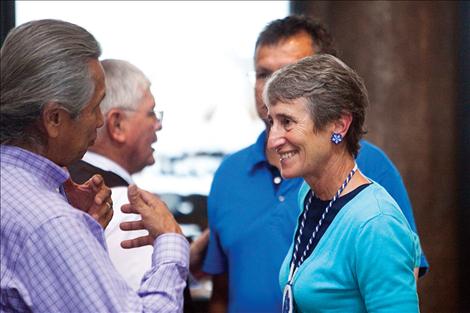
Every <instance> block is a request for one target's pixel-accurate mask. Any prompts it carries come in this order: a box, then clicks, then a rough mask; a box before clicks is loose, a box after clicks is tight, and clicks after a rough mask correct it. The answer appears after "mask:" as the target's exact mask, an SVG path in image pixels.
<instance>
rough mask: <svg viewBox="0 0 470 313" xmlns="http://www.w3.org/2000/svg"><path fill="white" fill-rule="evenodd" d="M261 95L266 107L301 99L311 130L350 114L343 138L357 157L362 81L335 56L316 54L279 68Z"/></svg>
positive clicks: (363, 107)
mask: <svg viewBox="0 0 470 313" xmlns="http://www.w3.org/2000/svg"><path fill="white" fill-rule="evenodd" d="M263 96H264V101H265V103H266V104H267V106H268V107H269V106H274V105H276V104H277V103H278V102H283V103H289V102H292V101H293V100H297V99H300V98H302V99H304V100H305V103H306V105H307V107H308V109H309V111H310V116H311V118H312V120H313V123H314V126H315V130H322V129H324V127H325V126H326V125H327V124H328V123H330V122H333V121H335V120H337V119H339V118H340V117H341V115H343V114H347V113H351V115H352V122H351V126H350V127H349V130H348V133H347V134H346V136H345V140H346V145H347V149H348V151H349V152H350V153H351V155H353V156H354V157H356V156H357V153H358V151H359V140H360V139H361V138H362V135H363V134H365V130H364V120H365V110H366V108H367V106H368V103H369V100H368V96H367V90H366V87H365V85H364V82H363V80H362V79H361V78H360V77H359V75H357V74H356V72H355V71H354V70H352V69H351V68H350V67H348V66H347V65H346V64H344V63H343V62H342V61H341V60H339V59H338V58H336V57H334V56H332V55H328V54H317V55H313V56H309V57H306V58H304V59H302V60H300V61H299V62H297V63H294V64H290V65H287V66H286V67H283V68H282V69H280V70H278V71H277V72H275V73H274V74H273V75H272V76H271V78H270V79H269V80H268V82H267V83H266V86H265V89H264V95H263Z"/></svg>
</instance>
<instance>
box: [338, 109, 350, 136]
mask: <svg viewBox="0 0 470 313" xmlns="http://www.w3.org/2000/svg"><path fill="white" fill-rule="evenodd" d="M351 123H352V114H351V113H346V114H342V115H341V117H340V118H339V119H338V120H336V121H335V122H334V123H333V124H334V129H333V132H334V133H336V134H340V135H341V137H343V138H344V137H346V134H347V133H348V130H349V126H351Z"/></svg>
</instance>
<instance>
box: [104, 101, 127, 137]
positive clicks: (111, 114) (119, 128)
mask: <svg viewBox="0 0 470 313" xmlns="http://www.w3.org/2000/svg"><path fill="white" fill-rule="evenodd" d="M105 123H106V125H105V127H106V130H107V132H108V134H109V137H110V138H111V139H112V140H114V141H116V142H118V143H124V142H125V141H126V121H125V114H124V113H123V112H122V111H121V110H119V109H111V110H109V111H108V113H106V118H105Z"/></svg>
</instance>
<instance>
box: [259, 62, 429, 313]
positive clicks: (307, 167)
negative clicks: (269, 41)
mask: <svg viewBox="0 0 470 313" xmlns="http://www.w3.org/2000/svg"><path fill="white" fill-rule="evenodd" d="M264 100H265V103H266V104H267V107H268V120H269V122H270V125H271V127H270V131H269V138H268V148H269V149H271V150H274V151H275V152H276V153H277V155H278V157H279V159H280V163H281V174H282V176H284V177H287V178H293V177H302V178H304V180H305V183H304V184H303V186H302V187H301V190H300V193H299V198H298V203H299V206H300V214H299V217H298V224H297V226H296V232H295V238H294V241H293V243H292V244H291V247H290V249H289V252H288V254H287V256H286V258H285V260H284V263H283V265H282V267H281V271H280V284H281V288H282V289H283V290H284V302H283V312H293V311H294V308H296V310H297V311H299V312H323V311H329V310H332V311H340V312H346V311H354V312H372V311H381V310H384V309H387V310H391V311H394V312H418V311H419V306H418V296H417V292H416V278H415V276H414V269H415V267H418V266H419V262H420V257H421V248H420V245H419V240H418V238H417V236H416V234H415V233H414V232H413V231H412V230H411V228H410V226H409V224H408V222H407V221H406V219H405V217H404V215H403V214H402V212H401V211H400V208H399V207H398V205H397V204H396V202H395V201H394V200H393V199H392V198H391V196H390V195H389V194H388V193H387V192H386V191H385V189H383V187H382V186H380V185H379V184H378V183H375V182H373V181H371V180H370V179H368V178H367V177H366V176H364V175H363V174H362V173H361V171H360V169H358V168H357V165H356V162H355V157H356V156H357V153H358V149H359V140H360V139H361V136H362V134H363V133H364V130H363V124H364V117H365V108H366V106H367V104H368V98H367V92H366V89H365V86H364V83H363V81H362V79H361V78H360V77H359V76H358V75H357V74H356V73H355V72H354V71H353V70H352V69H350V68H349V67H348V66H347V65H346V64H344V63H343V62H342V61H340V60H339V59H337V58H335V57H334V56H331V55H327V54H323V55H322V54H319V55H315V56H311V57H306V58H304V59H302V60H300V61H299V62H298V63H294V64H291V65H288V66H286V67H284V68H282V69H280V70H279V71H277V72H275V73H274V74H273V76H272V77H271V78H270V79H269V80H268V82H267V83H266V86H265V89H264ZM326 234H327V235H326ZM390 255H393V258H390V257H388V256H390Z"/></svg>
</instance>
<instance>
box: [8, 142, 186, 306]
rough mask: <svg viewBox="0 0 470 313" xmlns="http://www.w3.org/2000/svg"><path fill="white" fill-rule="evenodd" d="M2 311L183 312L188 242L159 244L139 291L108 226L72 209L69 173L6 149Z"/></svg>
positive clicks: (167, 238) (171, 238) (165, 238)
mask: <svg viewBox="0 0 470 313" xmlns="http://www.w3.org/2000/svg"><path fill="white" fill-rule="evenodd" d="M0 163H1V208H0V212H1V257H0V261H1V263H0V265H1V266H0V273H1V277H0V286H1V301H0V312H44V313H65V312H71V313H87V312H90V313H101V312H119V313H121V312H122V313H134V312H182V309H183V289H184V287H185V284H186V283H185V281H186V278H187V275H188V263H189V244H188V242H187V241H186V239H185V238H184V237H183V236H181V235H178V234H164V235H160V236H159V237H158V238H157V239H156V240H155V242H154V252H153V255H152V268H151V269H150V270H149V271H148V272H147V273H146V274H145V275H144V277H143V280H142V283H141V286H140V289H139V291H138V292H137V293H136V292H135V291H133V290H132V289H131V288H130V287H129V286H128V285H127V284H126V282H125V281H124V280H123V278H122V277H121V276H120V275H119V274H118V272H117V271H116V269H115V268H114V267H113V264H112V262H111V260H110V259H109V256H108V253H107V251H106V243H105V240H104V237H103V230H102V228H101V226H100V225H99V224H98V223H97V222H96V221H95V220H94V219H92V218H91V217H90V216H89V215H88V214H86V213H84V212H82V211H80V210H77V209H75V208H73V207H72V206H70V205H69V203H68V202H67V200H66V198H65V196H63V195H62V194H61V193H60V192H59V187H60V186H61V185H62V183H63V182H64V181H65V180H66V179H67V178H68V174H67V173H66V172H65V171H64V170H63V169H62V168H60V167H59V166H57V165H56V164H54V163H53V162H51V161H50V160H48V159H46V158H43V157H41V156H39V155H37V154H34V153H31V152H29V151H26V150H23V149H20V148H18V147H13V146H6V145H1V152H0Z"/></svg>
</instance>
